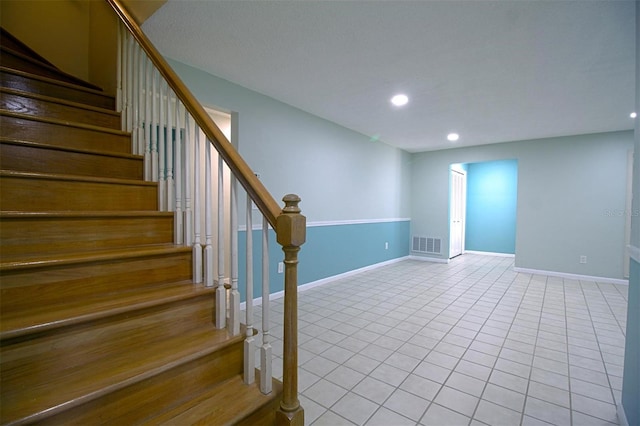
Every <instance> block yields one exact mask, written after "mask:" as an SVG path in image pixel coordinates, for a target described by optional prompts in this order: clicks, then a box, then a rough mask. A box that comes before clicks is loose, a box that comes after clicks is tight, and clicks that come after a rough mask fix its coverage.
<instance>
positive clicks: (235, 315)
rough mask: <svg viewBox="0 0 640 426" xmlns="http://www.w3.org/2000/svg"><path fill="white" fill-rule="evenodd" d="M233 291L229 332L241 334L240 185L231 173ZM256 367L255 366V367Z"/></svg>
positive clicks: (230, 300) (230, 299)
mask: <svg viewBox="0 0 640 426" xmlns="http://www.w3.org/2000/svg"><path fill="white" fill-rule="evenodd" d="M230 216H231V217H230V220H229V222H230V224H231V226H230V228H231V229H230V232H231V234H230V247H229V251H230V252H231V292H230V293H229V324H228V329H229V333H230V334H231V335H232V336H236V335H238V334H240V292H239V291H238V185H237V182H236V178H235V176H233V174H232V175H231V209H230ZM253 368H255V366H254V367H253Z"/></svg>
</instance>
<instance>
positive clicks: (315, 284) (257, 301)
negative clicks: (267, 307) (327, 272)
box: [240, 256, 410, 310]
mask: <svg viewBox="0 0 640 426" xmlns="http://www.w3.org/2000/svg"><path fill="white" fill-rule="evenodd" d="M409 258H410V256H404V257H397V258H395V259H391V260H385V261H384V262H380V263H374V264H373V265H368V266H365V267H362V268H358V269H354V270H352V271H348V272H344V273H342V274H338V275H332V276H330V277H327V278H322V279H320V280H317V281H311V282H310V283H306V284H302V285H299V286H298V293H300V292H303V291H306V290H310V289H312V288H314V287H318V286H321V285H324V284H328V283H330V282H333V281H336V280H339V279H342V278H346V277H351V276H353V275H357V274H361V273H363V272H366V271H371V270H372V269H377V268H381V267H383V266H387V265H392V264H394V263H398V262H402V261H403V260H407V259H409ZM282 297H284V291H278V292H276V293H271V294H270V295H269V300H276V299H280V298H282ZM253 304H254V305H262V297H257V298H255V299H253ZM246 306H247V303H246V302H242V303H240V310H244V309H245V308H246Z"/></svg>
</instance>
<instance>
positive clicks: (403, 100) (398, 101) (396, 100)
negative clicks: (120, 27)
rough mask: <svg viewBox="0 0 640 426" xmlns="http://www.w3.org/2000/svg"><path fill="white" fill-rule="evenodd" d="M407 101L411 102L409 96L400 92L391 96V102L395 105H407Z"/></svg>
mask: <svg viewBox="0 0 640 426" xmlns="http://www.w3.org/2000/svg"><path fill="white" fill-rule="evenodd" d="M407 102H409V98H408V97H407V95H403V94H398V95H395V96H394V97H393V98H391V103H392V104H394V105H395V106H403V105H406V104H407Z"/></svg>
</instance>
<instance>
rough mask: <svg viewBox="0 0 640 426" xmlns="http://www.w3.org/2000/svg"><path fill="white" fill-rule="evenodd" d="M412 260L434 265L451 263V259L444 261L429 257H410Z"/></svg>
mask: <svg viewBox="0 0 640 426" xmlns="http://www.w3.org/2000/svg"><path fill="white" fill-rule="evenodd" d="M408 258H409V259H410V260H421V261H423V262H433V263H449V259H442V258H439V257H427V256H413V255H411V256H408Z"/></svg>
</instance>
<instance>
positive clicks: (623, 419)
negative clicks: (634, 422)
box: [616, 404, 629, 426]
mask: <svg viewBox="0 0 640 426" xmlns="http://www.w3.org/2000/svg"><path fill="white" fill-rule="evenodd" d="M616 408H617V414H618V424H619V425H620V426H629V422H628V421H627V414H626V413H625V412H624V408H623V407H622V404H616Z"/></svg>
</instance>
